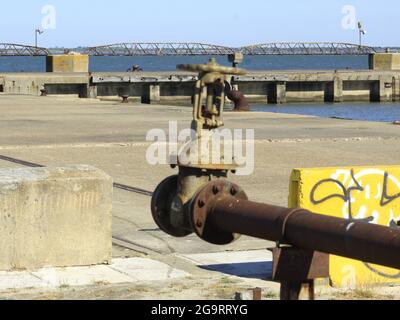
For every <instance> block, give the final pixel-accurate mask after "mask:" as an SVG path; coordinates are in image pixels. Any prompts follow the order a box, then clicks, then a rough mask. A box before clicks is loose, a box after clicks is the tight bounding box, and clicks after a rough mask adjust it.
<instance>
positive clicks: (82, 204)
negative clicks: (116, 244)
mask: <svg viewBox="0 0 400 320" xmlns="http://www.w3.org/2000/svg"><path fill="white" fill-rule="evenodd" d="M112 192H113V184H112V179H111V178H110V177H109V176H108V175H106V174H105V173H104V172H102V171H100V170H98V169H96V168H94V167H90V166H83V165H81V166H71V167H66V168H24V169H2V170H0V221H1V222H0V252H1V254H0V270H2V271H7V270H21V269H22V270H25V269H28V270H32V269H37V268H41V267H47V266H61V267H64V266H84V265H95V264H103V263H108V262H110V261H111V254H112V239H111V238H112V234H111V227H112V215H111V208H112Z"/></svg>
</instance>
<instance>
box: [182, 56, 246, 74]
mask: <svg viewBox="0 0 400 320" xmlns="http://www.w3.org/2000/svg"><path fill="white" fill-rule="evenodd" d="M177 69H178V70H182V71H190V72H202V73H213V72H216V73H220V74H224V75H245V74H246V71H245V70H243V69H239V68H232V67H225V66H221V65H219V64H218V63H217V62H216V60H215V59H211V60H210V61H209V62H208V63H207V64H179V65H177Z"/></svg>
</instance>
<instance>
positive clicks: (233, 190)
mask: <svg viewBox="0 0 400 320" xmlns="http://www.w3.org/2000/svg"><path fill="white" fill-rule="evenodd" d="M236 194H237V190H236V188H235V187H232V188H231V195H232V196H234V195H236Z"/></svg>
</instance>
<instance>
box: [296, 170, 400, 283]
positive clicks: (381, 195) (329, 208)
mask: <svg viewBox="0 0 400 320" xmlns="http://www.w3.org/2000/svg"><path fill="white" fill-rule="evenodd" d="M289 206H290V207H293V208H295V207H300V208H304V209H307V210H311V211H313V212H324V213H326V214H327V215H330V216H334V217H339V218H345V219H365V220H366V221H368V222H370V223H376V224H380V225H384V226H391V227H393V228H398V227H399V226H400V166H387V167H385V166H382V167H351V168H322V169H320V168H316V169H296V170H294V171H293V174H292V177H291V184H290V196H289ZM373 236H374V235H372V234H371V237H373ZM330 275H331V280H332V283H333V285H334V286H337V287H357V286H366V285H372V284H382V283H386V284H387V283H400V271H399V270H392V269H389V268H384V267H380V266H376V265H370V264H367V263H363V262H359V261H353V260H350V259H345V258H341V257H335V256H331V258H330Z"/></svg>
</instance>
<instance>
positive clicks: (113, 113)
mask: <svg viewBox="0 0 400 320" xmlns="http://www.w3.org/2000/svg"><path fill="white" fill-rule="evenodd" d="M170 120H177V121H178V124H179V127H180V128H187V127H188V126H189V125H190V121H191V109H190V108H187V107H168V106H148V105H134V104H126V105H122V104H120V103H113V102H100V101H97V100H85V99H81V100H78V99H73V98H54V97H43V98H40V97H27V96H6V95H0V156H1V155H2V156H7V157H11V158H15V159H21V160H25V161H29V162H34V163H38V164H42V165H46V166H50V165H51V166H66V165H72V164H90V165H92V166H95V167H97V168H99V169H102V170H104V171H105V172H107V173H108V174H109V175H111V176H112V178H113V179H114V181H115V182H118V183H123V184H127V185H129V186H132V187H136V188H142V189H145V190H149V191H153V190H154V188H155V187H156V185H157V184H158V183H159V182H160V181H161V180H162V179H163V178H165V177H166V176H169V175H172V174H174V171H173V170H171V169H170V168H169V167H168V166H156V167H153V166H150V165H149V164H148V163H147V161H146V159H145V152H146V149H147V147H148V145H149V144H148V143H146V141H145V137H146V133H147V132H148V130H150V129H154V128H160V129H165V130H167V128H168V121H170ZM226 127H228V128H252V129H255V132H256V140H257V141H256V170H255V173H254V175H252V176H246V177H234V176H233V177H232V180H234V181H235V182H237V183H239V184H240V185H241V186H242V187H243V188H244V189H245V190H246V192H247V193H248V195H249V196H250V198H251V199H253V200H255V201H260V202H268V203H272V204H277V205H283V206H285V205H287V196H288V186H289V177H290V173H291V170H292V169H293V168H297V167H321V166H356V165H357V166H358V165H394V164H399V161H400V160H399V155H400V146H399V143H398V142H399V140H400V128H399V127H398V126H394V125H391V124H385V123H370V122H359V121H347V120H338V119H321V118H315V117H308V116H295V115H282V114H268V113H237V114H233V113H230V114H227V115H226ZM0 166H1V167H21V164H18V163H14V162H10V161H4V160H0ZM114 192H115V193H114V200H113V202H114V203H113V205H114V208H113V236H114V238H115V244H116V245H115V246H114V257H115V258H132V257H143V255H146V257H148V258H151V259H154V260H156V261H161V262H163V263H166V264H168V265H170V266H173V267H175V266H176V267H178V266H179V269H180V270H182V271H184V272H188V273H190V274H192V275H196V276H199V277H204V276H205V275H206V274H208V273H209V272H212V271H207V270H198V269H197V268H196V267H195V266H196V263H195V262H194V261H188V260H187V259H185V258H184V256H186V255H188V254H193V253H195V254H211V255H213V254H215V253H218V252H228V251H236V252H243V261H245V260H246V259H245V256H246V255H247V254H248V252H251V251H253V250H265V249H266V248H268V247H270V246H271V245H272V244H271V243H266V242H265V241H260V240H256V239H251V238H247V237H243V238H242V239H241V240H240V241H238V242H237V243H235V244H232V245H229V246H225V247H217V246H211V245H208V244H206V243H204V242H202V241H200V240H199V239H198V238H197V237H195V236H190V237H187V238H184V239H174V238H172V237H169V236H167V235H165V234H164V233H162V232H161V231H160V230H158V229H157V228H156V226H155V224H154V222H153V220H152V218H151V213H150V197H148V196H144V195H141V194H137V193H134V192H127V191H125V190H120V189H115V190H114ZM118 240H120V241H121V242H118ZM117 244H125V245H126V244H131V245H132V246H130V248H127V247H123V246H121V245H117ZM128 247H129V246H128ZM132 248H133V249H136V251H135V250H132ZM210 257H212V256H210ZM195 261H197V260H196V259H195ZM206 261H208V260H207V259H206ZM236 261H237V263H240V257H236ZM217 264H218V263H217ZM220 264H223V263H220ZM221 272H222V274H223V275H225V274H224V271H221ZM221 272H220V273H221ZM246 281H247V280H246ZM245 283H247V282H245Z"/></svg>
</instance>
